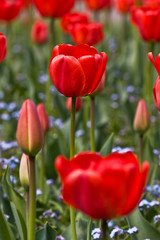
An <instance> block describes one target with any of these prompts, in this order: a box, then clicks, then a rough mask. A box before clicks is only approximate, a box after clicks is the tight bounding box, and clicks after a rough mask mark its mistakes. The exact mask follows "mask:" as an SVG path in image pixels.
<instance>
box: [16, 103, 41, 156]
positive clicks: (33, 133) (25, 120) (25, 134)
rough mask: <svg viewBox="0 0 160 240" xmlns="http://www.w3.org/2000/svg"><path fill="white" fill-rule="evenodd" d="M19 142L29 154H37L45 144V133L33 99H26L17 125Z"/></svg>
mask: <svg viewBox="0 0 160 240" xmlns="http://www.w3.org/2000/svg"><path fill="white" fill-rule="evenodd" d="M16 136H17V142H18V145H19V147H20V148H21V149H22V151H23V152H24V153H26V154H27V155H28V156H33V157H34V156H35V155H36V154H37V153H38V152H39V151H40V149H41V147H42V146H43V144H44V133H43V130H42V127H41V123H40V120H39V117H38V113H37V109H36V106H35V105H34V103H33V102H32V101H31V100H29V99H28V100H26V101H24V103H23V105H22V108H21V113H20V116H19V119H18V125H17V134H16Z"/></svg>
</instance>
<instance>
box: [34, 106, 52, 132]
mask: <svg viewBox="0 0 160 240" xmlns="http://www.w3.org/2000/svg"><path fill="white" fill-rule="evenodd" d="M37 112H38V116H39V119H40V122H41V126H42V128H43V131H44V133H46V132H48V131H49V128H50V126H49V119H48V116H47V113H46V110H45V107H44V105H43V103H40V104H38V106H37Z"/></svg>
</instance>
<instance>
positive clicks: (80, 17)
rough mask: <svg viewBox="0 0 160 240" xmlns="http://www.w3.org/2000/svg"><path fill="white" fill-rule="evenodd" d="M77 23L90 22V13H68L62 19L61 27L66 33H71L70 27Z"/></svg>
mask: <svg viewBox="0 0 160 240" xmlns="http://www.w3.org/2000/svg"><path fill="white" fill-rule="evenodd" d="M76 23H88V15H87V14H82V13H79V12H74V13H67V14H65V15H64V16H63V17H62V19H61V27H62V29H63V31H64V32H66V33H69V31H70V28H71V27H72V26H73V25H74V24H76Z"/></svg>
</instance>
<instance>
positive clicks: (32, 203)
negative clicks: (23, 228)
mask: <svg viewBox="0 0 160 240" xmlns="http://www.w3.org/2000/svg"><path fill="white" fill-rule="evenodd" d="M35 219H36V173H35V157H29V219H28V240H35Z"/></svg>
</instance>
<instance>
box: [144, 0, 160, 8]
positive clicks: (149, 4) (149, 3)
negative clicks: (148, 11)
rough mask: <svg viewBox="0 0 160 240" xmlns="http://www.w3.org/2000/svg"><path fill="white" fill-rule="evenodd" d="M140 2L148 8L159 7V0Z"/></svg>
mask: <svg viewBox="0 0 160 240" xmlns="http://www.w3.org/2000/svg"><path fill="white" fill-rule="evenodd" d="M142 4H143V6H146V7H149V8H160V0H142Z"/></svg>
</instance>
